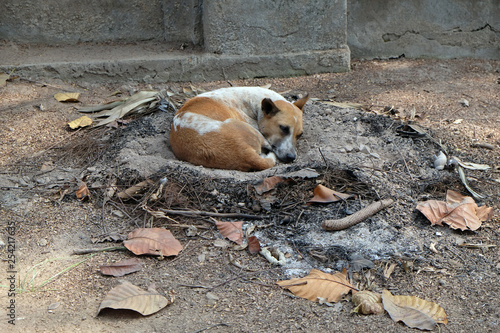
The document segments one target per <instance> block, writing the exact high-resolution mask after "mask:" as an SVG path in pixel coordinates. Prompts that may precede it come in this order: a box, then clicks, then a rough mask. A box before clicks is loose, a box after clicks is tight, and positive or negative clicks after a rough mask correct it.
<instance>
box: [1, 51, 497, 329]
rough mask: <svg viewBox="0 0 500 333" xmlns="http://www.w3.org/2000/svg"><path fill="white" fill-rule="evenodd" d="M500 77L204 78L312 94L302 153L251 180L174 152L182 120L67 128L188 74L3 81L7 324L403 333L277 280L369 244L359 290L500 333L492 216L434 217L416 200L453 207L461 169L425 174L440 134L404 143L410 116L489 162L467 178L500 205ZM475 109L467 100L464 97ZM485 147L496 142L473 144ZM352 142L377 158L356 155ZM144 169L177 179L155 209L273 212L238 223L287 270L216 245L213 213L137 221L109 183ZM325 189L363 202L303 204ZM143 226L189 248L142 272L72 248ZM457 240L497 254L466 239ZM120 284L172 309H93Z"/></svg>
mask: <svg viewBox="0 0 500 333" xmlns="http://www.w3.org/2000/svg"><path fill="white" fill-rule="evenodd" d="M499 71H500V62H498V61H480V60H448V61H438V60H394V61H362V62H354V63H353V70H352V71H351V72H350V73H345V74H323V75H314V76H308V77H299V78H290V79H259V80H246V81H232V82H230V83H228V82H207V83H196V84H194V85H195V87H197V88H202V89H205V90H210V89H215V88H218V87H225V86H228V85H229V84H232V85H264V84H268V83H270V84H271V88H272V89H274V90H276V91H278V92H285V95H286V96H288V97H290V98H293V97H295V96H297V95H300V94H305V93H306V92H308V93H309V94H310V95H311V96H312V97H314V98H316V99H317V100H315V101H312V102H310V103H308V105H307V106H306V113H305V115H304V116H305V126H306V134H305V135H304V139H303V141H302V142H301V143H300V145H299V151H300V153H301V157H300V158H299V160H298V161H297V163H295V164H293V165H281V166H278V167H276V168H275V169H273V170H270V171H269V172H268V173H252V174H242V173H221V172H213V171H210V170H203V169H201V168H199V167H191V166H189V165H185V164H184V163H179V162H178V161H175V160H174V159H173V157H172V153H171V152H170V150H169V147H168V141H165V139H164V138H165V137H166V136H167V135H168V130H169V126H168V124H169V121H170V120H171V117H172V114H164V113H155V114H153V115H150V116H148V117H145V118H142V119H138V120H136V121H134V122H132V123H129V124H128V125H126V126H123V128H120V129H109V128H108V129H105V130H81V131H79V132H77V133H75V132H71V131H70V130H68V128H67V122H68V121H70V120H73V119H75V118H77V117H78V116H79V114H78V113H77V112H76V109H77V108H78V107H79V106H80V105H82V104H98V103H102V102H107V101H110V100H113V99H115V98H116V97H115V96H112V95H113V93H114V92H116V91H118V90H119V91H121V92H122V95H124V96H127V95H128V94H129V93H130V92H131V91H135V90H142V89H155V90H160V89H164V88H167V87H168V88H169V89H171V90H172V91H182V87H189V85H190V84H189V83H185V84H177V83H164V84H156V85H152V86H147V85H144V84H140V83H134V82H127V83H124V82H120V83H110V82H105V83H101V84H86V83H82V82H75V83H73V84H70V83H63V82H60V81H57V80H55V79H53V80H47V81H44V82H40V81H30V80H27V79H26V78H19V79H16V80H13V81H12V82H8V83H7V85H6V86H5V87H3V88H0V98H1V100H2V104H1V105H0V120H1V121H0V137H1V138H2V142H1V144H0V156H2V159H1V160H0V168H1V169H0V187H1V193H0V205H1V206H0V208H1V210H0V227H1V228H2V234H1V235H0V239H1V240H2V241H3V242H4V243H8V242H9V238H8V232H9V229H7V227H8V226H15V227H16V229H15V245H16V251H15V255H16V259H17V267H16V273H15V277H16V288H17V289H16V296H15V298H13V297H9V296H8V289H9V288H8V287H5V284H4V283H5V281H6V279H4V278H3V276H6V277H8V276H9V275H10V274H9V273H7V270H8V266H7V265H8V261H7V259H8V254H9V251H8V247H7V246H2V248H1V253H2V259H3V260H4V264H3V265H2V266H3V268H2V273H0V274H2V281H3V282H2V283H0V285H2V287H1V288H0V291H1V293H0V301H1V302H2V304H3V305H2V308H4V309H5V306H7V305H8V304H9V302H10V300H12V299H15V306H16V310H15V313H16V321H15V323H16V325H15V329H18V330H19V331H23V332H48V331H52V332H54V331H55V332H88V331H94V332H115V331H117V330H121V331H125V332H136V331H141V332H166V331H172V332H196V331H201V330H205V331H220V332H235V331H241V332H250V331H269V332H278V331H279V332H281V331H290V332H295V331H306V332H316V331H326V330H330V331H345V332H357V331H368V330H371V331H373V332H405V331H411V330H412V329H410V328H407V327H406V326H404V325H403V324H401V323H394V322H393V321H392V320H391V319H390V318H389V316H388V315H387V314H386V315H381V316H360V315H356V314H351V313H350V311H351V310H352V308H353V305H352V303H351V302H349V299H350V296H348V297H347V298H346V299H345V300H343V301H341V302H340V303H339V304H338V305H336V306H333V307H328V306H326V305H319V304H318V303H313V302H310V301H307V300H303V299H300V298H297V297H295V296H293V295H292V294H291V293H289V292H288V291H286V290H282V289H281V288H279V287H278V286H276V285H275V282H276V281H277V280H281V279H286V278H289V277H293V276H298V275H300V276H302V275H304V274H305V273H306V272H307V271H308V270H309V269H310V268H320V269H322V270H325V271H334V270H340V269H342V268H343V267H346V266H347V265H348V264H349V257H350V256H352V255H353V254H360V255H362V256H364V257H365V258H367V259H370V260H372V261H374V263H375V267H374V268H372V269H365V270H363V271H362V272H355V273H353V274H352V279H353V283H354V284H355V285H356V286H357V287H358V288H360V289H370V290H374V291H378V292H379V291H381V290H382V289H389V290H391V291H392V292H393V294H400V295H415V296H419V297H421V298H423V299H426V300H430V301H434V302H436V303H438V304H440V305H441V306H442V307H443V308H444V309H445V310H446V313H447V314H448V319H449V323H448V325H446V326H445V325H440V328H441V330H443V331H445V332H446V331H449V332H473V331H475V332H496V331H498V330H499V326H500V310H499V307H500V302H499V301H498V293H499V291H500V290H499V284H498V279H499V273H500V261H499V250H498V246H499V245H500V234H499V233H500V226H499V218H498V213H496V215H495V217H494V218H493V220H490V221H487V222H485V223H483V225H482V226H481V228H480V229H479V230H477V231H475V232H470V231H469V232H462V231H456V230H451V229H449V228H445V227H433V226H431V225H430V223H429V222H428V221H426V220H425V218H424V217H423V216H422V215H421V214H420V213H417V212H416V211H415V206H416V202H417V201H419V200H424V199H430V198H433V199H443V198H444V195H445V192H446V190H447V189H454V190H456V191H459V192H461V193H463V194H467V190H466V189H465V188H464V187H463V185H462V184H461V182H460V181H459V179H458V175H457V174H456V172H454V171H453V170H445V171H441V172H438V171H436V170H434V169H432V168H431V166H430V165H431V156H432V155H433V154H436V153H437V152H438V151H439V150H438V149H437V147H436V145H435V144H433V143H431V142H429V141H428V140H423V139H421V138H420V139H415V138H408V137H405V136H401V135H398V133H397V129H398V128H400V125H401V124H402V123H404V121H405V120H407V119H409V118H410V117H411V115H412V113H413V114H415V115H416V118H415V122H416V123H418V124H419V125H421V126H423V127H424V128H425V129H427V131H428V132H429V133H430V134H431V135H432V136H433V137H434V138H435V139H436V140H441V142H442V143H443V144H444V145H445V146H446V147H447V149H448V152H449V153H451V154H453V155H455V156H457V157H460V158H461V159H462V160H465V161H469V162H475V163H484V164H488V165H490V166H491V167H492V169H491V170H489V171H484V172H479V171H468V173H467V174H468V176H469V182H470V183H471V185H472V187H473V188H474V189H476V190H477V191H478V192H480V193H483V194H485V195H487V198H486V199H485V200H483V201H482V203H485V204H487V205H489V206H493V207H495V208H496V211H497V212H498V209H499V208H500V204H499V202H500V201H499V199H500V194H499V193H500V191H499V183H498V181H497V180H498V179H499V178H500V173H499V169H498V168H499V166H500V153H499V144H500V131H499V130H498V129H499V128H500V89H499V88H500V85H499V80H500V73H499ZM61 91H78V92H80V93H82V94H81V97H80V101H81V103H79V104H62V103H58V102H57V101H56V100H55V99H54V98H53V95H54V93H57V92H61ZM325 100H331V101H341V102H356V103H360V104H363V105H365V110H363V111H359V110H355V109H342V108H338V107H335V106H332V105H329V104H324V103H323V102H324V101H325ZM466 102H467V104H468V105H469V106H464V103H466ZM384 109H385V110H386V111H388V112H385V113H386V114H383V113H384ZM308 110H309V111H308ZM477 143H488V144H490V145H492V146H493V148H494V149H493V150H490V149H486V148H481V147H479V148H478V147H477V146H475V145H476V144H477ZM360 144H363V145H365V146H367V147H369V149H371V152H372V153H375V154H376V155H377V156H376V157H374V156H372V155H368V154H366V153H363V152H361V151H359V145H360ZM306 167H313V168H314V169H315V170H316V171H317V172H318V173H319V174H320V177H318V178H316V179H300V178H299V179H296V184H293V185H286V186H280V187H278V189H277V191H276V193H274V195H275V196H276V198H277V199H276V200H275V201H273V203H272V204H271V205H270V206H269V207H270V208H269V210H266V207H265V204H264V203H263V202H262V201H261V200H260V199H261V198H259V197H258V196H256V195H255V193H254V192H253V191H252V184H253V182H254V181H255V180H257V179H261V178H263V177H265V176H267V175H271V174H274V173H278V174H279V173H283V174H287V173H290V172H293V171H297V170H301V169H303V168H306ZM146 176H147V177H149V178H152V179H153V180H155V181H157V180H158V179H160V178H162V177H167V178H168V179H169V182H168V186H167V188H166V190H165V192H164V197H163V198H162V199H161V200H160V201H159V203H155V204H153V205H152V208H153V209H156V208H161V207H163V208H171V209H180V208H190V209H200V210H204V211H214V210H217V211H220V212H231V211H233V212H244V213H251V214H255V215H263V216H264V218H263V219H261V220H258V221H252V220H245V225H247V226H249V225H251V224H255V225H256V226H258V227H260V228H257V230H259V231H258V232H257V234H258V236H259V238H261V240H262V241H263V243H265V244H266V245H276V246H279V247H281V248H283V249H284V250H285V252H287V253H288V255H289V261H290V264H289V265H288V266H285V267H284V268H276V267H274V266H271V265H270V264H269V263H268V262H267V261H266V260H265V259H263V258H262V257H260V256H252V255H250V254H248V252H246V251H235V250H233V249H223V248H220V247H216V246H214V240H216V239H217V238H220V236H219V234H218V232H217V230H216V229H215V227H214V226H213V223H212V222H213V221H210V220H209V219H202V218H199V217H177V216H172V218H175V219H176V220H177V221H178V222H179V223H180V224H181V225H188V224H192V225H196V226H197V227H198V231H199V233H198V234H197V235H196V236H194V237H188V236H187V235H186V233H185V229H186V228H185V227H182V226H176V225H175V223H174V222H172V221H169V220H165V219H153V218H151V217H150V216H149V215H147V214H145V212H144V210H142V209H141V208H140V202H132V203H130V202H128V203H122V202H120V201H119V200H116V198H113V199H112V200H110V201H106V200H105V199H104V192H105V189H106V188H107V187H109V185H110V184H112V183H114V182H116V184H117V185H118V186H119V187H120V189H123V188H126V187H127V186H129V185H131V184H134V183H135V182H137V181H140V180H143V179H144V178H145V177H146ZM83 177H86V179H87V181H88V184H89V185H90V187H91V196H92V198H91V200H89V201H83V202H81V201H79V200H77V199H76V198H75V195H74V191H75V190H76V188H77V187H78V180H79V179H82V178H83ZM318 182H321V183H322V184H324V185H328V186H330V187H332V188H333V187H335V189H337V190H341V191H345V192H349V193H353V194H357V195H358V200H356V201H353V202H348V203H337V204H330V205H328V206H319V207H318V206H307V205H305V202H306V201H307V200H308V199H310V197H311V196H312V190H313V188H314V186H315V185H316V184H317V183H318ZM65 190H68V191H67V192H66V193H67V194H66V195H65V196H64V197H63V198H62V199H61V193H63V192H64V191H65ZM388 197H390V198H393V199H395V200H396V204H395V205H394V206H393V207H391V208H389V209H387V210H385V211H382V212H380V213H379V214H377V215H376V216H375V217H373V218H372V219H370V220H367V221H365V222H362V223H360V224H359V225H357V226H355V227H352V228H350V229H347V230H344V231H341V232H338V233H327V232H324V231H322V230H321V228H320V227H319V225H320V223H321V221H322V220H324V219H327V218H336V217H342V216H344V215H345V214H346V212H349V211H356V210H357V209H359V208H360V207H361V206H364V205H366V204H367V203H370V202H372V201H374V200H378V199H379V198H388ZM136 226H141V227H142V226H155V227H167V228H169V229H171V230H172V232H173V233H174V235H175V236H176V237H177V238H178V239H179V240H180V241H181V243H182V244H183V246H184V250H183V251H182V252H181V253H180V255H179V256H177V257H175V258H165V259H163V260H159V259H158V258H155V257H147V256H145V257H140V260H141V261H142V262H143V263H144V267H143V269H142V270H141V271H140V272H137V273H133V274H131V275H127V276H125V277H123V278H113V277H106V276H103V275H101V274H100V273H99V266H100V265H103V264H105V263H111V262H115V261H119V260H122V259H125V258H129V257H133V255H132V254H131V253H129V252H124V251H116V252H105V253H98V254H95V255H94V256H92V257H88V256H75V255H72V253H73V251H74V250H76V249H82V248H89V247H104V246H114V245H116V244H114V243H109V242H108V243H104V244H102V243H97V244H95V243H93V241H95V240H97V239H99V238H103V236H101V235H104V234H107V233H110V232H118V233H121V234H125V235H126V234H127V233H128V232H130V231H131V230H133V229H134V228H135V227H136ZM11 230H12V229H11ZM381 243H383V244H381ZM462 243H473V244H483V245H484V244H486V245H491V246H492V247H479V248H467V247H463V246H460V245H461V244H462ZM431 244H433V247H435V249H436V250H437V251H436V252H437V253H436V252H434V251H432V247H431ZM493 246H495V247H493ZM230 258H233V259H230ZM85 259H87V260H85ZM83 260H85V261H83ZM81 261H83V262H81ZM236 261H237V262H238V263H239V266H240V267H237V266H236V265H235V263H236ZM40 263H41V264H40ZM391 263H395V264H397V265H396V268H395V271H394V273H393V274H392V275H391V276H390V278H386V277H384V274H383V270H384V267H386V266H387V265H390V264H391ZM72 265H74V267H73V266H72ZM67 268H69V269H68V270H67V271H65V269H67ZM120 279H124V280H127V281H130V282H132V283H134V284H136V285H137V286H140V287H142V288H144V289H146V288H147V287H148V286H149V285H151V284H152V283H154V284H155V286H156V288H157V290H158V291H160V292H161V293H164V294H173V295H175V301H174V303H173V304H171V305H169V306H168V307H167V308H165V309H163V310H161V311H160V312H158V313H156V314H153V315H151V316H149V317H142V316H141V315H138V314H136V313H133V312H124V311H118V312H117V311H111V310H105V311H104V313H101V315H99V316H96V313H97V309H98V307H99V304H100V302H101V301H102V300H103V299H104V297H105V295H106V293H107V292H108V291H109V290H110V289H111V288H113V287H114V286H116V285H117V284H118V281H119V280H120ZM45 282H47V283H46V284H44V283H45ZM4 305H5V306H4ZM56 305H58V306H57V307H56ZM52 308H53V309H52ZM7 320H8V317H7V316H4V315H2V319H1V320H0V328H1V329H2V330H3V328H6V329H12V328H14V327H12V326H11V325H9V324H8V323H7Z"/></svg>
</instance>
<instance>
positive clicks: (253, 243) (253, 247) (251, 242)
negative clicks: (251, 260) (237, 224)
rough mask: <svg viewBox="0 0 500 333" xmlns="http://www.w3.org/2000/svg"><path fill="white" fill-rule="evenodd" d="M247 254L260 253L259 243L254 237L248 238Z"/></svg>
mask: <svg viewBox="0 0 500 333" xmlns="http://www.w3.org/2000/svg"><path fill="white" fill-rule="evenodd" d="M248 252H250V253H251V254H257V253H259V252H260V242H259V239H258V238H257V237H256V236H250V237H248Z"/></svg>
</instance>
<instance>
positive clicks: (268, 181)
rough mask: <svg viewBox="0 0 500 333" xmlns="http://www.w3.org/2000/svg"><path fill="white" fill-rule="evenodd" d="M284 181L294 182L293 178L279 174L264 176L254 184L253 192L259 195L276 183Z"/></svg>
mask: <svg viewBox="0 0 500 333" xmlns="http://www.w3.org/2000/svg"><path fill="white" fill-rule="evenodd" d="M284 182H294V180H293V179H291V178H285V177H281V176H272V177H267V178H264V179H262V180H261V181H259V182H258V183H257V184H256V185H254V188H255V192H257V194H258V195H261V194H263V193H266V192H269V191H271V190H272V189H274V188H275V187H276V186H277V185H278V184H281V183H284Z"/></svg>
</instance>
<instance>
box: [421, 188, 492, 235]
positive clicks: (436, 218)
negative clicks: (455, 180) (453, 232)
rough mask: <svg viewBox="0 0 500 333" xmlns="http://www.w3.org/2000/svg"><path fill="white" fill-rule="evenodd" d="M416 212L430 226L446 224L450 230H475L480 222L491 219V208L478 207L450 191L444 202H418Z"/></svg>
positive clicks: (466, 198) (468, 199) (471, 200)
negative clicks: (419, 213) (422, 216)
mask: <svg viewBox="0 0 500 333" xmlns="http://www.w3.org/2000/svg"><path fill="white" fill-rule="evenodd" d="M417 210H419V211H420V212H421V213H422V214H424V215H425V217H427V219H428V220H429V221H430V222H431V223H432V224H437V225H443V223H446V224H448V225H449V226H450V228H452V229H460V230H477V229H479V227H480V226H481V221H486V220H488V219H490V218H491V217H493V208H492V207H487V206H481V207H478V206H477V204H476V203H475V202H474V199H473V198H471V197H467V196H463V195H461V194H460V193H458V192H455V191H452V190H448V192H447V193H446V202H444V201H438V200H428V201H424V202H419V203H418V205H417Z"/></svg>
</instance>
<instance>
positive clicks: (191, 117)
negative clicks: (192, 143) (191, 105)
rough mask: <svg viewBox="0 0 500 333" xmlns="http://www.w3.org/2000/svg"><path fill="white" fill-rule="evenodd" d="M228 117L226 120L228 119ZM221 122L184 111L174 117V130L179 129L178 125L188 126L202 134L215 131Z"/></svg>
mask: <svg viewBox="0 0 500 333" xmlns="http://www.w3.org/2000/svg"><path fill="white" fill-rule="evenodd" d="M229 120H230V119H228V120H226V121H229ZM222 124H223V122H221V121H218V120H214V119H212V118H209V117H206V116H203V115H201V114H197V113H193V112H185V113H183V114H180V115H179V114H178V115H176V116H175V117H174V130H176V131H177V130H179V127H182V128H190V129H192V130H195V131H196V132H198V134H199V135H203V134H206V133H209V132H216V131H218V130H219V129H220V127H221V126H222Z"/></svg>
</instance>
